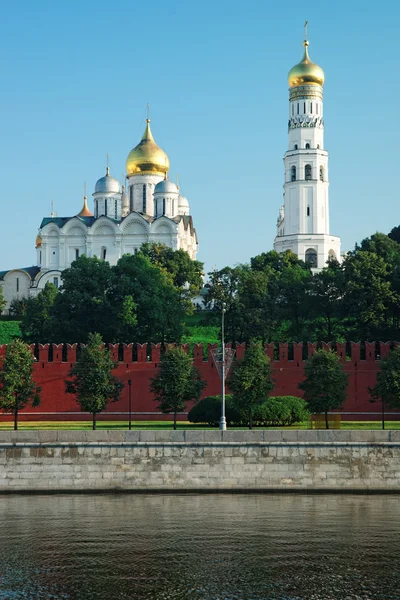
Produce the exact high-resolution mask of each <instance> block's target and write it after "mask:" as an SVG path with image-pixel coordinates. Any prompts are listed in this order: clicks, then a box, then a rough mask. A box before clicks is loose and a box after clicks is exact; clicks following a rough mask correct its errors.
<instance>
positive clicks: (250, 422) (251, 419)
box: [249, 408, 253, 429]
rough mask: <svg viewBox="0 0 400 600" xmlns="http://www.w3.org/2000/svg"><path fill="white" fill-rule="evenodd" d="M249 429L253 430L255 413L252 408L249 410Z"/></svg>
mask: <svg viewBox="0 0 400 600" xmlns="http://www.w3.org/2000/svg"><path fill="white" fill-rule="evenodd" d="M249 429H253V413H252V412H251V408H249Z"/></svg>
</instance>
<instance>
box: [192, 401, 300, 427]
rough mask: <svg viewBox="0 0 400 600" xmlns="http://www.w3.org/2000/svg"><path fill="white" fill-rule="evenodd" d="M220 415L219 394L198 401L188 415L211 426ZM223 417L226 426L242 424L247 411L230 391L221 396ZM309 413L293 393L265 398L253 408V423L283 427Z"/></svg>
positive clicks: (214, 425)
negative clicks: (235, 400) (236, 402)
mask: <svg viewBox="0 0 400 600" xmlns="http://www.w3.org/2000/svg"><path fill="white" fill-rule="evenodd" d="M220 416H221V396H208V397H207V398H203V400H200V402H199V403H198V404H196V405H195V406H194V407H193V408H192V409H191V410H190V411H189V414H188V420H189V421H190V422H191V423H207V424H208V425H211V426H212V427H217V426H218V425H219V419H220ZM225 416H226V422H227V425H228V426H230V427H232V426H236V427H239V426H246V425H247V424H248V414H247V411H241V410H240V408H238V407H237V406H236V405H235V404H234V402H233V398H232V396H231V395H230V394H228V395H227V396H226V397H225ZM309 416H310V413H309V411H308V409H307V404H306V402H305V401H304V400H303V399H302V398H297V397H296V396H276V397H272V398H268V399H267V400H265V402H263V403H262V404H261V405H260V406H258V407H257V408H256V410H255V411H254V416H253V420H254V424H255V425H257V426H258V427H267V426H269V427H283V426H285V425H293V424H294V423H301V422H302V421H305V420H306V419H308V418H309Z"/></svg>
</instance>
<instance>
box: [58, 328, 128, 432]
mask: <svg viewBox="0 0 400 600" xmlns="http://www.w3.org/2000/svg"><path fill="white" fill-rule="evenodd" d="M116 366H117V365H116V363H114V362H113V360H112V358H111V356H110V352H109V350H108V349H107V348H105V347H104V346H103V344H102V339H101V336H100V335H99V334H98V333H89V335H88V343H87V345H86V346H85V347H83V348H82V351H81V354H80V356H79V358H78V359H77V361H76V363H75V366H74V367H73V368H72V369H71V370H70V373H69V376H70V377H71V379H69V380H67V381H66V382H65V390H66V392H67V394H75V396H76V400H77V402H78V404H79V406H80V407H81V410H82V411H85V412H90V413H91V414H92V417H93V429H96V416H97V414H98V413H100V412H102V411H103V410H105V408H106V407H107V404H108V403H109V402H117V401H118V400H119V398H120V394H121V390H122V388H123V383H121V382H120V381H118V379H117V378H116V377H115V375H113V374H112V371H113V369H115V367H116Z"/></svg>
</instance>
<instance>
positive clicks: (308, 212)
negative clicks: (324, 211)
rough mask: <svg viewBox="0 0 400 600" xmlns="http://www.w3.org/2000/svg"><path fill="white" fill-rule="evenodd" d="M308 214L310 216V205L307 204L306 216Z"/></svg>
mask: <svg viewBox="0 0 400 600" xmlns="http://www.w3.org/2000/svg"><path fill="white" fill-rule="evenodd" d="M309 216H310V207H309V206H307V217H309Z"/></svg>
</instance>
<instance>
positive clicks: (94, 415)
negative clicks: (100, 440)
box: [93, 413, 96, 431]
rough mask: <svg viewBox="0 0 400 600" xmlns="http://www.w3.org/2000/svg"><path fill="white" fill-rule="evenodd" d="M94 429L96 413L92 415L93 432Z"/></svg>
mask: <svg viewBox="0 0 400 600" xmlns="http://www.w3.org/2000/svg"><path fill="white" fill-rule="evenodd" d="M95 429H96V413H93V431H94V430H95Z"/></svg>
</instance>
